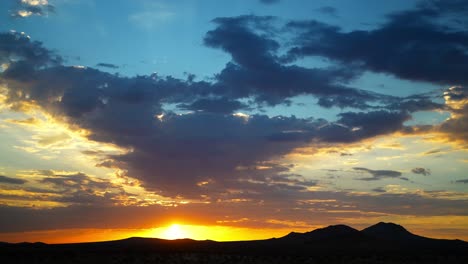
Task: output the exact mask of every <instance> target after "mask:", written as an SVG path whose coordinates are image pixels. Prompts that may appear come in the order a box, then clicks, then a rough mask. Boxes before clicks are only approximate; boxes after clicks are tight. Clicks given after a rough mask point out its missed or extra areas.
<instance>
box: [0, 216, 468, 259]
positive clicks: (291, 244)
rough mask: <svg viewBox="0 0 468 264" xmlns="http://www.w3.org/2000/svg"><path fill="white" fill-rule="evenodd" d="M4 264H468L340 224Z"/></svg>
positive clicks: (13, 249)
mask: <svg viewBox="0 0 468 264" xmlns="http://www.w3.org/2000/svg"><path fill="white" fill-rule="evenodd" d="M0 263H5V264H9V263H216V264H217V263H468V243H467V242H464V241H461V240H442V239H430V238H425V237H421V236H417V235H414V234H412V233H410V232H408V231H407V230H405V229H404V228H403V227H401V226H399V225H396V224H391V223H387V224H386V223H379V224H376V225H374V226H371V227H368V228H366V229H364V230H362V231H358V230H356V229H353V228H351V227H348V226H344V225H336V226H329V227H327V228H322V229H317V230H314V231H311V232H307V233H290V234H288V235H287V236H284V237H282V238H277V239H267V240H257V241H239V242H215V241H194V240H190V239H181V240H174V241H170V240H162V239H153V238H129V239H124V240H117V241H108V242H95V243H79V244H53V245H48V244H44V243H19V244H9V243H0Z"/></svg>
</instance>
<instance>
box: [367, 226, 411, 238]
mask: <svg viewBox="0 0 468 264" xmlns="http://www.w3.org/2000/svg"><path fill="white" fill-rule="evenodd" d="M362 233H364V234H366V235H369V236H372V237H377V238H383V239H387V240H408V239H418V238H420V237H419V236H417V235H414V234H412V233H411V232H409V231H408V230H406V229H405V228H404V227H403V226H401V225H398V224H394V223H384V222H380V223H377V224H375V225H373V226H370V227H368V228H365V229H364V230H362Z"/></svg>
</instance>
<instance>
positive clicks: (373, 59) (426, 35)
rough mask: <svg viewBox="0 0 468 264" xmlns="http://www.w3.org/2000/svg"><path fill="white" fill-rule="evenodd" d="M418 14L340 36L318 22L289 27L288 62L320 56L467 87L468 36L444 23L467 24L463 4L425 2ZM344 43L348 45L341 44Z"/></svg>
mask: <svg viewBox="0 0 468 264" xmlns="http://www.w3.org/2000/svg"><path fill="white" fill-rule="evenodd" d="M423 3H426V4H421V5H419V7H418V8H417V9H414V10H410V11H403V12H399V13H394V14H392V15H390V16H389V17H388V21H387V22H386V23H385V24H383V25H382V26H380V27H378V28H376V29H373V30H368V31H364V30H359V31H358V30H356V31H350V32H343V31H342V30H341V29H340V28H338V27H334V26H330V25H327V24H323V23H321V22H318V21H304V22H291V23H290V24H289V25H288V27H289V28H290V29H291V30H297V32H299V36H298V37H297V39H296V45H295V47H293V48H291V49H290V51H289V59H290V60H291V61H292V60H294V59H296V58H301V57H304V56H323V57H326V58H328V59H330V60H335V61H338V62H341V63H345V64H348V65H354V66H356V65H358V66H360V67H362V68H363V69H366V70H370V71H373V72H383V73H390V74H393V75H395V76H397V77H399V78H403V79H408V80H416V81H427V82H434V83H439V84H449V85H457V84H462V85H466V84H468V77H467V76H468V74H467V72H466V69H467V68H468V54H467V53H466V50H467V49H468V33H467V32H466V30H463V28H459V27H457V26H453V24H449V23H447V22H445V21H447V20H449V19H446V18H447V14H449V15H450V17H449V18H450V19H453V18H460V19H462V20H466V16H465V15H466V14H467V11H466V10H467V6H468V4H467V2H466V1H429V2H423ZM344 43H346V44H344Z"/></svg>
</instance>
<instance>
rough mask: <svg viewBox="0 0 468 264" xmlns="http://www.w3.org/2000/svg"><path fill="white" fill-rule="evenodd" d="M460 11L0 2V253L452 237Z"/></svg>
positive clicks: (387, 5)
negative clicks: (132, 240) (337, 234)
mask: <svg viewBox="0 0 468 264" xmlns="http://www.w3.org/2000/svg"><path fill="white" fill-rule="evenodd" d="M467 18H468V2H467V1H463V0H444V1H442V0H426V1H407V0H398V1H372V0H357V1H344V0H342V1H338V0H336V1H332V0H328V1H325V0H323V1H320V0H318V1H308V0H290V1H285V0H234V1H222V4H220V1H215V0H199V1H196V0H175V1H163V0H134V1H131V0H115V1H98V0H2V1H1V3H0V241H7V242H21V241H30V242H34V241H43V242H48V243H67V242H82V241H101V240H111V239H119V238H126V237H131V236H144V237H161V238H169V239H172V238H183V237H189V238H193V239H213V240H219V241H226V240H249V239H262V238H270V237H280V236H283V235H286V234H287V233H289V232H290V231H296V232H304V231H310V230H313V229H315V228H318V227H323V226H328V225H333V224H346V225H350V226H352V227H354V228H357V229H361V228H365V227H367V226H370V225H372V224H375V223H377V222H380V221H384V222H395V223H398V224H401V225H403V226H405V227H406V228H408V229H409V230H410V231H412V232H414V233H417V234H420V235H424V236H429V237H436V238H459V239H464V240H468V175H467V171H468V155H467V152H468V88H467V85H468V30H467V29H468V19H467Z"/></svg>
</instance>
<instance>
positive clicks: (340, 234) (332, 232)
mask: <svg viewBox="0 0 468 264" xmlns="http://www.w3.org/2000/svg"><path fill="white" fill-rule="evenodd" d="M360 235H361V233H360V232H359V231H358V230H356V229H354V228H352V227H349V226H346V225H332V226H328V227H325V228H319V229H315V230H313V231H310V232H307V233H296V232H291V233H289V234H288V235H286V236H284V237H283V238H282V239H286V240H301V241H319V240H324V239H336V238H344V237H354V236H360Z"/></svg>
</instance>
